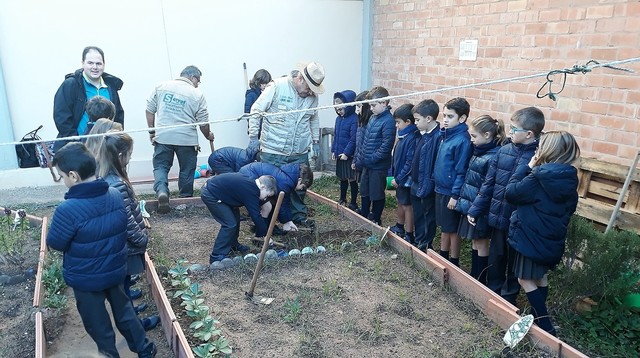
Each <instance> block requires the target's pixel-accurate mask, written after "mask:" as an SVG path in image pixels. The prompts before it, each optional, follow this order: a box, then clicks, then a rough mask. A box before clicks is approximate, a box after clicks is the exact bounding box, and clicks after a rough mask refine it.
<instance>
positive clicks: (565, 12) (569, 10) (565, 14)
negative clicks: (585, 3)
mask: <svg viewBox="0 0 640 358" xmlns="http://www.w3.org/2000/svg"><path fill="white" fill-rule="evenodd" d="M586 14H587V9H585V8H579V7H566V8H563V9H562V10H560V18H561V19H562V20H583V19H584V18H585V17H586Z"/></svg>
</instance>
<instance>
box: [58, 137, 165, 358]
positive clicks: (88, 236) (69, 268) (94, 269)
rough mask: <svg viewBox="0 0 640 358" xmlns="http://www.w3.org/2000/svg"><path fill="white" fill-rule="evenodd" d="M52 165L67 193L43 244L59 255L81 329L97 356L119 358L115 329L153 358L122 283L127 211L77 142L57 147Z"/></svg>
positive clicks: (132, 347) (150, 344)
mask: <svg viewBox="0 0 640 358" xmlns="http://www.w3.org/2000/svg"><path fill="white" fill-rule="evenodd" d="M52 165H53V166H55V167H56V170H57V171H58V175H60V176H61V177H62V180H63V181H64V184H65V185H66V186H67V187H68V188H69V191H68V192H67V193H66V194H65V196H64V197H65V201H64V202H63V203H62V204H60V206H58V208H57V209H56V211H55V213H54V215H53V219H52V220H51V226H50V228H49V233H48V234H47V244H48V245H49V246H50V247H51V248H52V249H54V250H59V251H62V252H63V253H64V259H63V271H62V272H63V277H64V281H65V282H66V283H67V285H69V286H70V287H71V288H73V294H74V296H75V299H76V307H77V309H78V313H79V314H80V318H81V319H82V323H83V325H84V328H85V330H86V331H87V333H88V334H89V336H91V338H92V339H93V340H94V342H96V345H97V346H98V351H99V352H100V354H102V355H105V356H107V357H119V354H118V349H117V348H116V340H115V333H114V331H113V326H112V325H111V318H110V317H109V313H108V312H107V308H106V306H105V300H108V301H109V305H110V306H111V311H112V316H113V318H114V320H115V322H116V327H118V330H119V331H120V333H121V334H122V335H123V336H124V338H125V339H126V340H127V344H128V346H129V349H130V350H131V351H132V352H136V353H138V357H154V356H155V355H156V352H157V350H156V346H155V344H154V343H153V342H151V341H150V340H149V339H147V337H146V336H145V332H144V328H143V327H142V323H141V322H140V320H139V319H138V317H137V316H136V314H135V312H134V309H133V305H131V302H130V301H129V297H128V296H127V294H126V293H125V292H124V288H123V283H124V278H125V275H126V273H127V218H128V217H127V212H126V211H125V208H124V203H123V201H122V197H121V196H120V193H119V192H118V190H117V189H115V188H110V187H109V184H107V182H105V181H104V180H102V179H96V176H95V172H96V161H95V159H94V157H93V155H92V154H91V153H90V152H89V150H88V149H87V148H86V147H85V146H84V144H82V143H70V144H68V145H66V146H64V147H63V148H61V149H60V150H59V151H58V152H57V153H56V154H55V157H54V158H53V162H52Z"/></svg>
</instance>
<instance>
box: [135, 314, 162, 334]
mask: <svg viewBox="0 0 640 358" xmlns="http://www.w3.org/2000/svg"><path fill="white" fill-rule="evenodd" d="M140 322H141V323H142V328H144V330H145V331H150V330H152V329H154V328H156V327H157V326H158V323H160V317H159V316H158V315H155V314H154V315H153V316H149V317H147V318H145V319H141V320H140Z"/></svg>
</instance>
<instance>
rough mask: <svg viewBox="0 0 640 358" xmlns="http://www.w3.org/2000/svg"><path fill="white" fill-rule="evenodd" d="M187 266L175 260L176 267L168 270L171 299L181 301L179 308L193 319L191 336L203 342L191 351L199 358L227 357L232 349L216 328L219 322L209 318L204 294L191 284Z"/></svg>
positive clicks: (181, 260)
mask: <svg viewBox="0 0 640 358" xmlns="http://www.w3.org/2000/svg"><path fill="white" fill-rule="evenodd" d="M187 264H188V261H187V260H184V259H179V260H177V261H176V265H175V266H174V267H173V268H171V269H170V270H169V276H171V286H172V287H174V288H176V291H175V292H174V294H173V297H174V298H178V297H180V299H182V302H181V303H180V306H182V307H184V309H185V311H186V313H187V316H188V317H191V318H193V322H191V324H190V325H189V328H190V329H191V330H192V331H193V336H194V337H195V338H197V339H199V340H200V341H202V342H204V343H203V344H200V345H198V346H197V347H192V348H191V349H192V350H193V353H194V354H195V355H196V356H198V357H201V358H211V357H226V356H229V355H230V354H231V353H232V351H233V349H232V348H231V345H229V341H228V340H227V339H226V338H225V337H224V336H223V335H222V330H221V329H219V328H218V327H217V326H218V324H220V322H219V321H218V320H216V319H215V318H213V317H212V316H211V314H210V309H209V306H207V305H206V304H205V303H204V298H202V296H203V295H204V292H203V291H202V290H201V289H200V284H199V283H191V279H190V278H189V277H188V274H189V268H188V267H187Z"/></svg>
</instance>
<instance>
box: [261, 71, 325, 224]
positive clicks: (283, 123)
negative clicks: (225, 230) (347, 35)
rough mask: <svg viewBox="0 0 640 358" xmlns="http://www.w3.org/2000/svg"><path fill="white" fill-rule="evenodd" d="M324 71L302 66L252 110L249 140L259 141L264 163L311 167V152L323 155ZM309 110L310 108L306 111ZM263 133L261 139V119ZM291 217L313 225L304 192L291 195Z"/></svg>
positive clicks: (272, 86) (269, 90) (278, 81)
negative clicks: (320, 97)
mask: <svg viewBox="0 0 640 358" xmlns="http://www.w3.org/2000/svg"><path fill="white" fill-rule="evenodd" d="M322 81H324V68H323V67H322V65H320V64H319V63H317V62H309V63H307V64H304V65H301V66H298V68H297V69H295V70H293V71H291V74H290V75H288V76H286V77H280V78H277V79H275V80H274V81H273V82H271V83H269V85H268V86H267V88H265V90H264V91H263V92H262V94H261V95H260V97H258V99H257V100H256V102H255V103H254V104H253V106H252V107H251V114H252V116H251V118H250V119H249V140H250V142H251V143H256V142H258V141H259V145H260V160H261V161H263V162H266V163H270V164H273V165H276V166H278V167H279V166H282V165H284V164H287V163H304V164H307V165H309V150H310V149H311V148H313V151H314V154H315V155H317V154H318V152H319V144H318V143H319V142H320V130H319V118H318V111H317V110H316V109H315V108H316V107H317V106H318V95H320V94H322V93H324V86H323V85H322ZM305 109H309V110H307V111H305ZM291 112H293V113H291ZM261 117H262V130H261V134H260V139H258V132H259V131H260V128H259V127H260V118H261ZM291 214H292V216H293V221H294V223H296V224H297V225H302V226H313V225H314V223H313V221H310V220H308V219H307V208H306V206H305V205H304V191H297V192H292V193H291Z"/></svg>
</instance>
